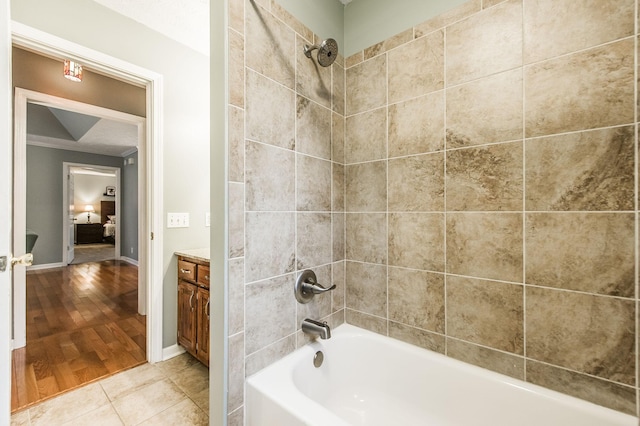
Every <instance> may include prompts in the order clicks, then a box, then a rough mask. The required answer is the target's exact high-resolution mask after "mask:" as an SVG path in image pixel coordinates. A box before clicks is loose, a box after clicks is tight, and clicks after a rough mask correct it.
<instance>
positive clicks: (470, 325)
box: [446, 276, 524, 355]
mask: <svg viewBox="0 0 640 426" xmlns="http://www.w3.org/2000/svg"><path fill="white" fill-rule="evenodd" d="M522 295H523V286H522V285H519V284H507V283H501V282H496V281H486V280H479V279H474V278H463V277H455V276H448V277H447V298H446V300H447V308H446V312H447V335H449V336H451V337H457V338H459V339H463V340H467V341H470V342H473V343H479V344H481V345H484V346H489V347H491V348H495V349H499V350H502V351H507V352H511V353H515V354H518V355H522V354H524V328H523V324H524V317H523V315H524V308H523V306H522V303H523V302H522Z"/></svg>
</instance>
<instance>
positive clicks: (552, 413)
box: [245, 324, 638, 426]
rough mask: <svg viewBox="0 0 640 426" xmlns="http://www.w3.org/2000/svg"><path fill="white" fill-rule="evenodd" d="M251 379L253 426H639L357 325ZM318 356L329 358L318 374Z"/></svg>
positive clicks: (248, 406)
mask: <svg viewBox="0 0 640 426" xmlns="http://www.w3.org/2000/svg"><path fill="white" fill-rule="evenodd" d="M332 332H333V333H332V334H333V337H332V338H331V339H329V340H318V341H317V342H314V343H312V344H309V345H306V346H304V347H302V348H300V349H299V350H297V351H295V352H294V353H292V354H290V355H289V356H287V357H285V358H283V359H282V360H280V361H278V362H276V363H274V364H273V365H270V366H269V367H267V368H265V369H264V370H262V371H259V372H258V373H256V374H254V375H253V376H251V377H249V378H248V379H247V386H246V401H245V419H246V424H247V425H248V426H270V425H274V426H294V425H312V426H341V425H376V426H377V425H380V426H390V425H393V426H396V425H398V426H410V425H432V426H436V425H437V426H440V425H456V426H467V425H473V426H483V425H491V426H503V425H504V426H512V425H518V426H528V425H530V426H541V425H544V426H553V425H558V426H566V425H571V426H592V425H593V426H605V425H611V426H613V425H616V426H617V425H620V426H623V425H624V426H627V425H628V426H636V425H637V424H638V419H637V418H636V417H633V416H629V415H626V414H622V413H619V412H617V411H614V410H610V409H607V408H603V407H600V406H597V405H595V404H591V403H588V402H585V401H582V400H580V399H577V398H573V397H570V396H567V395H564V394H560V393H558V392H554V391H551V390H548V389H545V388H542V387H539V386H535V385H532V384H529V383H525V382H523V381H520V380H515V379H512V378H510V377H507V376H503V375H501V374H497V373H493V372H491V371H488V370H484V369H482V368H479V367H475V366H472V365H469V364H465V363H463V362H460V361H457V360H454V359H451V358H448V357H445V356H443V355H440V354H437V353H435V352H431V351H427V350H425V349H421V348H418V347H415V346H412V345H408V344H406V343H403V342H400V341H397V340H395V339H390V338H388V337H384V336H381V335H378V334H375V333H372V332H369V331H366V330H363V329H360V328H357V327H354V326H351V325H347V324H344V325H341V326H340V327H338V328H336V329H335V330H332ZM316 351H322V352H323V354H324V363H323V364H322V366H321V367H320V368H315V367H314V366H313V357H314V354H315V353H316Z"/></svg>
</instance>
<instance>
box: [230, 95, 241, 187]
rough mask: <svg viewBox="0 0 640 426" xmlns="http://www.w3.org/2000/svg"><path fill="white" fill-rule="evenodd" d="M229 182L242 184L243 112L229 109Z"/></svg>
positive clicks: (233, 108)
mask: <svg viewBox="0 0 640 426" xmlns="http://www.w3.org/2000/svg"><path fill="white" fill-rule="evenodd" d="M228 122H229V123H228V125H229V181H230V182H244V111H243V110H241V109H239V108H235V107H232V106H230V107H229V120H228Z"/></svg>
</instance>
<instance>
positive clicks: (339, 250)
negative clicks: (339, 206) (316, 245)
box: [331, 213, 346, 262]
mask: <svg viewBox="0 0 640 426" xmlns="http://www.w3.org/2000/svg"><path fill="white" fill-rule="evenodd" d="M331 217H332V224H331V227H332V228H331V229H332V232H333V243H332V245H333V248H332V260H333V261H334V262H336V261H340V260H344V259H345V254H346V242H345V221H346V218H345V214H344V213H334V214H332V215H331Z"/></svg>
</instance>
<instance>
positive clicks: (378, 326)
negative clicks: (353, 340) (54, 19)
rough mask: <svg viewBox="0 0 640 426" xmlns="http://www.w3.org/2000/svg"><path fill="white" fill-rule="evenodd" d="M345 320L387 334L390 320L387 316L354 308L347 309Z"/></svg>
mask: <svg viewBox="0 0 640 426" xmlns="http://www.w3.org/2000/svg"><path fill="white" fill-rule="evenodd" d="M345 321H346V322H347V324H351V325H355V326H356V327H360V328H364V329H365V330H369V331H373V332H374V333H378V334H382V335H383V336H386V335H387V328H388V325H387V323H388V321H387V320H386V319H385V318H382V317H378V316H374V315H369V314H367V313H364V312H359V311H356V310H353V309H346V312H345Z"/></svg>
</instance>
